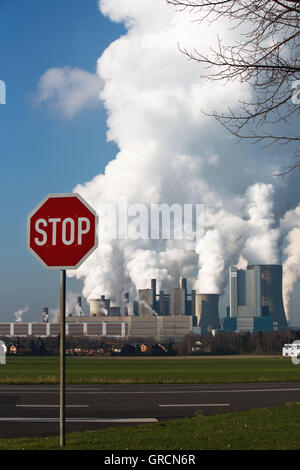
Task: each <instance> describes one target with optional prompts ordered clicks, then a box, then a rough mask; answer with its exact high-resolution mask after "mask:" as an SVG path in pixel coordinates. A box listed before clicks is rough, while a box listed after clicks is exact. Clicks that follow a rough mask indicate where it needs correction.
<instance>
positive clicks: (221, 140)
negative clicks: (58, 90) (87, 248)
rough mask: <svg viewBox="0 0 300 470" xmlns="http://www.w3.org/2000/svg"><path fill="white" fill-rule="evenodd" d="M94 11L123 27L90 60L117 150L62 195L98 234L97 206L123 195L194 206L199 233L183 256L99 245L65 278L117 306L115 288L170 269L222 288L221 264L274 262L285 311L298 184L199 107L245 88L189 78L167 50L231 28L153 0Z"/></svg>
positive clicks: (224, 267)
mask: <svg viewBox="0 0 300 470" xmlns="http://www.w3.org/2000/svg"><path fill="white" fill-rule="evenodd" d="M99 8H100V10H101V13H102V14H103V15H106V16H108V17H109V18H110V19H111V20H112V21H116V22H122V23H124V24H125V26H126V28H127V32H126V34H124V35H123V36H121V37H120V38H119V39H118V40H116V41H114V42H113V43H112V44H110V46H109V47H107V49H106V50H105V51H104V52H103V54H102V55H101V57H100V58H99V60H98V65H97V74H98V76H99V77H100V81H101V87H102V86H103V88H102V90H101V91H100V94H99V99H100V100H101V101H102V103H103V105H104V107H105V109H106V110H107V126H108V131H107V139H108V140H109V141H113V142H115V143H116V144H117V146H118V148H119V152H118V153H117V155H116V157H115V159H114V160H112V161H111V162H110V163H109V164H108V165H107V166H106V168H105V172H104V174H99V175H96V176H95V177H94V178H93V179H92V180H91V181H88V182H85V183H83V184H79V185H77V186H76V187H75V188H74V191H75V192H78V193H80V194H81V195H82V196H83V197H84V198H85V199H86V200H87V202H88V203H89V204H91V206H93V207H94V208H95V210H96V211H98V212H99V216H100V225H99V230H100V231H101V210H102V209H101V206H102V205H103V204H106V203H107V204H115V205H116V204H117V203H118V200H119V199H120V198H122V197H125V198H126V199H127V201H128V204H136V203H141V204H145V205H146V206H150V204H153V203H167V204H173V203H180V204H184V203H186V204H188V203H194V204H195V203H199V204H204V206H205V235H204V237H203V238H202V239H200V240H199V242H198V243H197V246H196V249H195V251H193V252H192V251H187V250H185V249H184V244H183V243H182V241H180V240H179V241H177V240H170V241H153V240H130V239H128V240H114V241H109V240H106V241H102V242H101V243H100V245H99V247H98V249H97V250H96V251H95V252H94V253H93V254H92V256H91V257H90V258H89V259H88V260H87V261H86V262H85V263H84V264H83V265H82V266H81V267H80V268H79V269H78V270H77V271H74V272H69V275H70V276H76V277H77V278H80V279H82V280H83V282H84V287H83V295H84V296H85V297H86V298H99V297H100V295H102V294H105V295H106V296H107V297H110V298H112V299H113V300H114V301H117V302H118V301H119V299H120V298H121V296H122V293H123V292H124V291H129V292H131V293H132V294H133V295H134V294H135V292H136V289H139V288H145V287H149V282H150V279H151V278H153V277H155V278H157V279H158V281H159V285H160V283H165V282H167V283H169V285H175V284H177V282H178V279H179V276H180V274H183V275H184V276H186V277H187V278H188V279H189V281H190V283H191V285H192V286H194V288H196V289H197V291H198V292H202V293H217V292H219V293H222V292H223V291H224V288H225V286H226V283H227V278H228V267H229V266H230V265H231V264H237V263H240V262H241V261H247V262H248V263H249V264H253V263H266V264H268V263H269V264H275V263H281V262H282V261H284V262H285V270H284V292H285V303H286V307H288V304H289V296H290V293H291V292H292V290H293V287H294V285H295V282H296V280H297V278H298V276H299V274H300V273H299V272H298V267H297V266H299V260H300V252H299V253H298V252H297V253H295V250H294V246H295V243H297V240H298V237H297V234H298V232H295V230H296V231H299V222H298V217H297V216H295V208H296V207H297V205H298V203H299V190H298V184H297V179H296V178H295V177H294V176H293V175H292V176H291V177H288V178H286V179H282V178H278V177H274V176H273V174H274V173H275V172H276V171H277V170H278V169H279V168H281V167H283V166H285V165H286V164H287V160H286V155H284V154H283V152H284V151H285V149H282V148H279V149H278V147H274V148H273V150H269V151H266V150H263V149H261V148H259V147H253V146H251V145H247V144H241V145H236V143H235V141H234V139H233V138H232V136H230V135H229V134H228V133H226V132H225V130H224V129H223V128H222V127H220V125H219V124H218V123H217V122H216V121H215V120H214V119H212V118H209V117H207V116H206V115H205V114H203V112H202V110H204V111H211V110H216V111H219V112H222V111H225V110H226V109H227V107H228V106H230V107H231V108H233V109H234V108H235V106H238V101H239V100H241V99H243V100H245V99H247V98H249V97H251V90H250V89H249V88H248V86H247V85H246V84H240V83H239V82H238V81H235V82H233V83H227V84H226V86H224V84H222V83H220V82H207V81H205V80H203V79H201V78H200V75H201V70H200V66H199V65H198V64H197V63H195V62H193V61H189V60H187V58H186V56H185V55H184V54H182V53H180V51H179V49H178V44H180V45H181V46H182V47H184V48H196V49H198V50H201V52H202V53H203V52H204V53H205V51H207V50H208V49H209V47H212V46H213V44H214V43H215V41H216V33H217V32H219V33H220V32H221V33H222V38H223V39H224V41H225V42H227V43H230V42H232V41H234V39H235V35H236V34H238V33H237V32H236V31H234V30H231V29H229V28H228V25H227V24H226V23H225V22H224V21H223V20H222V19H220V20H219V21H218V23H215V24H213V25H210V24H208V23H201V24H199V23H198V22H195V21H192V20H193V19H195V18H193V17H192V16H191V14H190V13H189V12H188V11H182V12H178V11H176V10H175V9H174V8H173V7H171V6H167V5H166V2H165V1H164V0H155V1H153V0H143V1H141V0H120V1H118V2H116V1H115V0H100V2H99ZM216 28H218V30H216ZM89 80H90V77H89ZM92 83H93V86H94V81H93V80H92ZM93 86H92V88H93ZM96 86H98V85H97V84H96ZM93 93H94V88H93ZM88 96H89V95H88ZM79 103H80V104H82V102H80V100H79ZM297 210H298V211H299V209H297ZM286 211H291V212H288V214H289V215H285V213H286ZM281 219H282V221H281V223H280V220H281ZM287 219H288V220H287ZM283 250H284V251H283ZM298 251H299V250H298ZM283 255H284V257H283ZM291 257H292V258H291ZM287 267H288V269H286V268H287ZM287 286H288V287H287Z"/></svg>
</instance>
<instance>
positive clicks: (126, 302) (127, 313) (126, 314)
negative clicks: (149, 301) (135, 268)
mask: <svg viewBox="0 0 300 470" xmlns="http://www.w3.org/2000/svg"><path fill="white" fill-rule="evenodd" d="M128 304H129V293H128V292H125V294H124V317H128V315H129V312H128Z"/></svg>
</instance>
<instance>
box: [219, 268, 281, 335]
mask: <svg viewBox="0 0 300 470" xmlns="http://www.w3.org/2000/svg"><path fill="white" fill-rule="evenodd" d="M229 297H230V307H229V316H228V317H227V318H225V319H224V330H225V331H240V332H243V331H253V332H255V331H274V330H277V329H283V328H287V320H286V316H285V312H284V306H283V299H282V266H281V265H250V266H248V267H247V269H246V270H242V269H237V268H236V267H230V270H229Z"/></svg>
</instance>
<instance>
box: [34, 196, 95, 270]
mask: <svg viewBox="0 0 300 470" xmlns="http://www.w3.org/2000/svg"><path fill="white" fill-rule="evenodd" d="M97 224H98V216H97V214H96V212H95V211H94V210H93V209H92V208H91V207H90V206H89V204H88V203H87V202H86V201H84V199H83V198H82V197H81V196H79V194H74V193H71V194H49V195H48V196H46V197H45V198H44V199H43V200H42V202H41V203H40V204H39V205H38V206H37V207H36V208H35V209H34V210H33V211H32V212H31V214H30V215H29V216H28V218H27V248H28V249H29V251H31V253H32V254H33V255H34V256H35V258H36V259H37V260H38V261H39V262H40V263H41V264H42V265H43V266H45V267H46V268H48V269H76V268H78V266H80V264H81V263H83V261H85V260H86V258H87V257H88V256H89V255H90V254H91V253H92V252H93V251H94V250H95V249H96V248H97V244H98V240H97V234H96V227H97Z"/></svg>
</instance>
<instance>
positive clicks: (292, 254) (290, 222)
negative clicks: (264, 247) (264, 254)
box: [281, 204, 300, 312]
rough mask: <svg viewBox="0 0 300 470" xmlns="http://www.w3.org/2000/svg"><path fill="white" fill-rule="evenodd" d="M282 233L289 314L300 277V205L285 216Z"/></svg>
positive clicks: (284, 286)
mask: <svg viewBox="0 0 300 470" xmlns="http://www.w3.org/2000/svg"><path fill="white" fill-rule="evenodd" d="M281 231H282V234H283V236H285V247H284V254H285V261H284V263H283V298H284V303H285V309H286V311H287V312H289V311H290V302H291V295H292V293H293V290H294V287H295V284H296V282H297V280H298V279H299V277H300V243H299V241H300V204H299V205H298V206H297V207H296V208H295V209H292V210H290V211H288V212H287V213H286V214H285V216H284V218H283V219H282V220H281Z"/></svg>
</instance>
